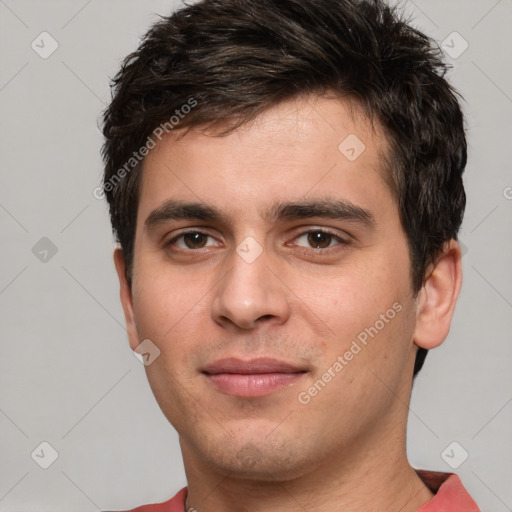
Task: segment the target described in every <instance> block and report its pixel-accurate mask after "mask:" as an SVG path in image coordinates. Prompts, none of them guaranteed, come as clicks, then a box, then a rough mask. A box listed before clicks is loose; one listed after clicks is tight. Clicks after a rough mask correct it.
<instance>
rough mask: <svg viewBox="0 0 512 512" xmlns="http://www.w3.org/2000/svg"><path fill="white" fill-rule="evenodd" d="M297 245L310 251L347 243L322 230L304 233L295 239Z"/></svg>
mask: <svg viewBox="0 0 512 512" xmlns="http://www.w3.org/2000/svg"><path fill="white" fill-rule="evenodd" d="M296 240H297V245H299V246H301V247H307V248H312V249H329V248H331V247H334V246H337V245H343V244H346V243H347V242H346V241H345V240H343V239H342V238H341V237H339V236H338V235H335V234H334V233H329V232H328V231H322V230H318V229H317V230H312V231H306V232H305V233H302V234H301V235H299V236H298V237H297V239H296Z"/></svg>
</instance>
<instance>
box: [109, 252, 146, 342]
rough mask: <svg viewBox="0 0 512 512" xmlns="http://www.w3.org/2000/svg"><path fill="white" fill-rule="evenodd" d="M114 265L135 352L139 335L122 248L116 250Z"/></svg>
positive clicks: (128, 331)
mask: <svg viewBox="0 0 512 512" xmlns="http://www.w3.org/2000/svg"><path fill="white" fill-rule="evenodd" d="M114 265H115V266H116V272H117V277H118V278H119V285H120V296H121V304H122V305H123V311H124V318H125V321H126V332H127V333H128V340H129V342H130V348H131V349H132V350H135V349H136V348H137V347H138V346H139V343H140V342H139V334H138V332H137V325H136V324H135V316H134V314H133V298H132V290H131V288H130V285H129V284H128V280H127V279H126V263H125V260H124V253H123V250H122V249H121V247H117V248H116V249H115V250H114Z"/></svg>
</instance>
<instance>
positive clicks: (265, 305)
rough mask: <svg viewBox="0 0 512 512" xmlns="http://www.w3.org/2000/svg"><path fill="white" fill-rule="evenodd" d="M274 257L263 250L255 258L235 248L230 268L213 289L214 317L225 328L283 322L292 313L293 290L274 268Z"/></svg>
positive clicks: (246, 327) (249, 327) (247, 327)
mask: <svg viewBox="0 0 512 512" xmlns="http://www.w3.org/2000/svg"><path fill="white" fill-rule="evenodd" d="M270 259H271V258H269V257H267V252H266V251H265V250H263V252H262V253H261V254H260V255H259V256H258V257H257V258H256V259H255V260H254V261H250V260H246V259H244V258H243V257H242V256H241V255H240V254H239V253H238V252H235V251H233V254H232V255H231V256H230V259H229V261H228V262H227V265H228V268H229V270H228V271H227V272H226V275H225V276H224V277H223V278H222V279H221V280H220V282H219V284H218V285H217V287H216V288H215V290H214V293H213V300H212V306H211V315H212V318H213V320H214V321H215V322H216V323H217V324H219V325H221V326H223V327H225V328H226V327H229V326H231V327H233V326H236V327H237V328H239V329H253V328H255V327H257V326H258V325H260V324H262V323H266V322H268V323H273V324H277V325H280V324H284V323H285V322H286V321H287V320H288V318H289V315H290V308H289V302H288V297H289V295H290V291H289V289H288V288H287V286H286V285H285V283H284V282H283V281H282V280H281V279H280V278H279V277H278V272H277V270H276V269H271V267H270V265H271V261H270Z"/></svg>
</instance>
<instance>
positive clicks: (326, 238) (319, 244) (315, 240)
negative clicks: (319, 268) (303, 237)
mask: <svg viewBox="0 0 512 512" xmlns="http://www.w3.org/2000/svg"><path fill="white" fill-rule="evenodd" d="M332 238H333V236H332V235H331V234H329V233H324V232H322V231H311V232H310V233H308V243H309V244H310V245H311V247H313V248H314V249H326V248H327V247H329V246H330V245H331V241H332Z"/></svg>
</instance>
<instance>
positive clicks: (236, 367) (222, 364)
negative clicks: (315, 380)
mask: <svg viewBox="0 0 512 512" xmlns="http://www.w3.org/2000/svg"><path fill="white" fill-rule="evenodd" d="M202 371H203V372H204V373H207V374H209V375H215V374H217V373H238V374H246V375H250V374H257V373H297V372H305V371H306V370H305V369H304V368H300V367H298V366H295V365H292V364H290V363H287V362H286V361H280V360H278V359H272V358H267V357H260V358H256V359H249V360H247V361H244V360H242V359H237V358H236V357H228V358H225V359H218V360H217V361H214V362H213V363H210V364H208V365H207V366H205V367H204V368H203V370H202Z"/></svg>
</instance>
